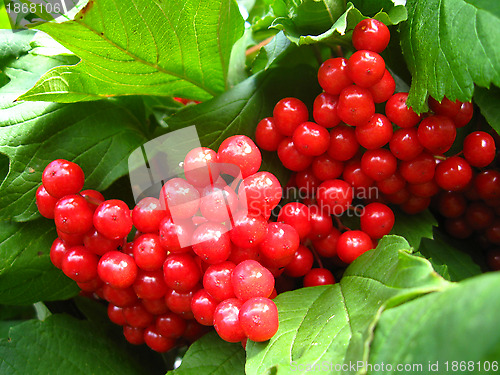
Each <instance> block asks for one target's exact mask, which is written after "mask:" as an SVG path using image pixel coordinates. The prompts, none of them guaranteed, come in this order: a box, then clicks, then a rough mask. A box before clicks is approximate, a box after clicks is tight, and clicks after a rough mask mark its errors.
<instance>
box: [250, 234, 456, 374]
mask: <svg viewBox="0 0 500 375" xmlns="http://www.w3.org/2000/svg"><path fill="white" fill-rule="evenodd" d="M448 285H449V284H448V282H446V281H445V280H444V279H442V278H441V277H439V276H438V275H437V274H436V273H435V272H434V271H433V270H432V267H431V265H430V264H429V263H428V262H427V261H426V260H425V259H423V258H419V257H415V256H412V255H410V254H409V245H408V243H407V242H406V241H405V240H404V239H403V238H401V237H398V236H386V237H384V238H383V239H382V240H381V241H380V243H379V245H378V246H377V249H375V250H371V251H369V252H367V253H365V254H363V255H362V256H360V257H359V258H358V259H357V260H356V261H355V262H353V263H352V264H351V265H350V266H349V267H348V268H347V270H346V272H345V273H344V276H343V277H342V279H341V280H340V282H339V283H338V284H335V285H331V286H321V287H314V288H302V289H298V290H295V291H293V292H287V293H283V294H280V295H279V296H278V297H277V298H276V299H275V302H276V305H277V306H278V311H279V314H280V327H279V329H278V332H277V333H276V335H275V336H274V337H273V338H272V339H271V340H270V341H269V342H267V343H253V342H249V343H248V344H247V364H246V373H247V374H249V375H252V374H259V375H261V374H269V373H272V371H273V370H277V371H276V372H277V373H279V374H288V373H295V372H298V373H304V372H305V371H298V369H300V368H302V369H304V368H305V367H306V366H308V365H314V364H321V363H323V361H327V362H328V363H333V364H342V363H344V364H345V363H349V362H356V361H363V360H367V358H368V351H369V345H370V342H371V339H372V334H373V329H374V327H375V325H376V323H377V321H378V318H379V316H380V314H381V313H382V311H384V310H385V309H386V308H390V307H392V306H395V305H398V304H401V303H403V302H405V301H407V300H409V299H412V298H415V297H417V296H419V295H421V294H422V293H427V292H430V291H435V290H441V289H443V288H446V287H447V286H448ZM330 373H333V372H330ZM335 373H339V372H335Z"/></svg>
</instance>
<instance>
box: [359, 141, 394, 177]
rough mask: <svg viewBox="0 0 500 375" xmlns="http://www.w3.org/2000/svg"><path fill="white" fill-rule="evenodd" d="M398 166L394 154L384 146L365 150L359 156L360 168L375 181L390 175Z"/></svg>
mask: <svg viewBox="0 0 500 375" xmlns="http://www.w3.org/2000/svg"><path fill="white" fill-rule="evenodd" d="M397 167H398V162H397V160H396V158H395V157H394V155H393V154H392V153H391V152H390V151H389V150H386V149H385V148H378V149H375V150H367V151H365V153H364V154H363V156H362V157H361V169H362V170H363V172H364V173H366V174H367V175H368V176H369V177H371V178H373V179H374V180H375V181H381V180H385V179H386V178H388V177H390V176H392V175H393V174H394V173H395V172H396V169H397Z"/></svg>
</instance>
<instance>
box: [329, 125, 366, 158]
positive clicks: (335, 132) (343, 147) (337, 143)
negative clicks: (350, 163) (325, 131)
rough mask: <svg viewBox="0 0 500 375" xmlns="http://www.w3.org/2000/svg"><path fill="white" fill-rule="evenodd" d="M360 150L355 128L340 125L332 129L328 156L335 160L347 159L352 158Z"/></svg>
mask: <svg viewBox="0 0 500 375" xmlns="http://www.w3.org/2000/svg"><path fill="white" fill-rule="evenodd" d="M358 150H359V143H358V140H357V139H356V133H355V130H354V128H352V127H350V126H347V125H339V126H336V127H335V128H333V129H332V130H330V146H329V147H328V156H330V157H331V158H332V159H334V160H340V161H347V160H349V159H352V158H353V157H354V155H356V153H357V152H358Z"/></svg>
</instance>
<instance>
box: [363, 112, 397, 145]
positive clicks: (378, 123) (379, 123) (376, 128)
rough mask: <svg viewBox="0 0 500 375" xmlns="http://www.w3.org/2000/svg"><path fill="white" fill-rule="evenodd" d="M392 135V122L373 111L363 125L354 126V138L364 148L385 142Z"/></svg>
mask: <svg viewBox="0 0 500 375" xmlns="http://www.w3.org/2000/svg"><path fill="white" fill-rule="evenodd" d="M391 137H392V124H391V122H390V121H389V119H388V118H387V117H385V116H384V115H381V114H378V113H375V114H374V115H373V116H372V117H371V118H370V120H369V121H368V122H367V123H366V124H365V125H360V126H356V139H357V140H358V142H359V144H360V145H361V146H363V147H364V148H366V149H376V148H380V147H382V146H384V145H385V144H387V143H388V142H389V141H390V140H391Z"/></svg>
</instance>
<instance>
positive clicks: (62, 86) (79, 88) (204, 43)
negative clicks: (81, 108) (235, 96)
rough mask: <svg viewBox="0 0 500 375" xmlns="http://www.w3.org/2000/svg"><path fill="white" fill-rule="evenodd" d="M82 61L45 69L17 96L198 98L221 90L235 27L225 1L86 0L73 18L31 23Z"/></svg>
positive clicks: (233, 7) (235, 13)
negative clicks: (131, 0) (43, 72)
mask: <svg viewBox="0 0 500 375" xmlns="http://www.w3.org/2000/svg"><path fill="white" fill-rule="evenodd" d="M38 28H39V29H40V30H42V31H45V32H46V33H48V34H49V35H51V36H52V37H53V38H54V39H56V40H57V41H58V42H60V43H61V44H62V45H64V46H65V47H67V48H68V49H69V50H71V51H72V52H74V53H75V54H76V55H78V56H79V57H80V58H81V59H82V62H81V63H79V64H77V65H74V66H61V67H58V68H55V69H53V70H51V71H50V72H48V73H47V74H45V75H44V76H43V77H42V78H41V79H40V80H39V81H38V83H37V84H36V85H35V86H34V87H33V88H32V89H31V90H29V91H28V92H27V93H26V94H24V95H23V96H22V97H21V99H23V100H43V101H53V102H63V103H71V102H77V101H89V100H97V99H101V98H107V97H110V96H118V95H161V96H179V97H185V98H190V99H197V100H206V99H209V98H210V97H212V96H214V95H216V94H217V93H220V92H223V91H224V90H225V89H226V88H227V82H226V79H227V73H228V66H229V57H230V54H231V49H232V47H233V44H234V43H235V42H236V40H238V39H239V38H240V36H241V35H242V32H243V19H242V17H241V15H240V12H239V10H238V6H237V4H236V3H235V2H234V1H233V0H219V1H212V0H186V1H160V0H138V1H136V2H134V4H133V6H131V4H130V3H128V2H115V1H113V0H91V1H90V2H89V3H88V5H87V6H86V7H85V8H83V9H82V11H80V13H78V14H77V15H76V17H75V19H74V20H73V21H68V22H64V23H60V24H57V23H45V24H43V25H40V26H39V27H38Z"/></svg>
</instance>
